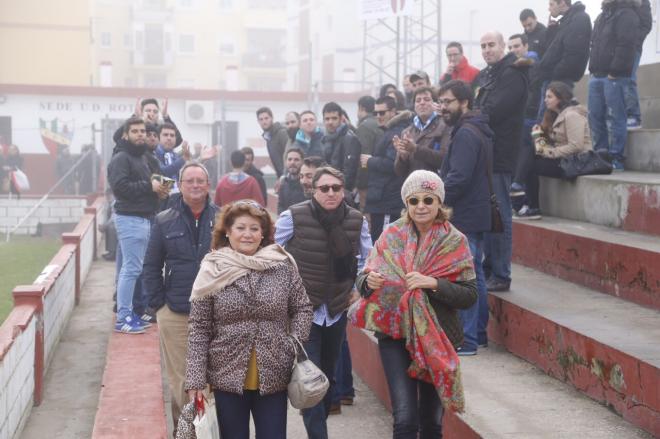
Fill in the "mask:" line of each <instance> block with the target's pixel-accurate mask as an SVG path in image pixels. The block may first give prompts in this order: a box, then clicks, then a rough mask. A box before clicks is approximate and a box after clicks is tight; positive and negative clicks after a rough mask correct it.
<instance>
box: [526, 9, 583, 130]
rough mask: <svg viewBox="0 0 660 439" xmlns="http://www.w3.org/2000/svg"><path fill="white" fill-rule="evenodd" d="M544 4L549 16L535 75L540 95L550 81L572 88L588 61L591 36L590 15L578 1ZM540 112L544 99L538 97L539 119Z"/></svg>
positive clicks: (541, 111)
mask: <svg viewBox="0 0 660 439" xmlns="http://www.w3.org/2000/svg"><path fill="white" fill-rule="evenodd" d="M548 5H549V7H548V9H549V11H550V16H551V18H550V23H549V24H548V29H547V31H546V34H545V39H546V43H545V53H544V54H543V57H542V58H541V62H540V63H539V65H538V74H539V78H540V79H541V80H542V81H543V87H542V90H541V98H542V97H543V96H545V91H546V88H547V86H548V84H549V83H550V82H552V81H561V82H564V83H565V84H567V85H568V86H570V87H571V89H572V88H573V86H574V85H575V83H576V82H577V81H579V80H580V79H581V78H582V76H583V75H584V71H585V69H586V68H587V62H588V61H589V41H590V40H591V18H589V14H587V13H586V12H585V11H586V8H585V6H584V5H583V4H582V2H579V1H578V2H575V3H572V2H571V0H549V2H548ZM560 16H561V19H560V20H558V21H557V20H556V18H558V17H560ZM543 113H545V101H544V100H543V99H541V104H540V106H539V112H538V115H537V119H538V120H539V122H540V121H541V120H542V119H543Z"/></svg>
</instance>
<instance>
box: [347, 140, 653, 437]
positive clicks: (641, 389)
mask: <svg viewBox="0 0 660 439" xmlns="http://www.w3.org/2000/svg"><path fill="white" fill-rule="evenodd" d="M626 154H627V161H626V167H627V169H628V170H627V171H626V172H623V173H616V174H612V175H608V176H588V177H581V178H578V179H577V181H575V182H565V181H559V180H554V179H542V183H541V185H542V194H541V208H542V210H543V213H544V218H543V220H542V221H514V227H513V241H514V255H513V257H514V262H515V264H514V269H513V283H512V288H511V291H510V292H508V293H489V307H490V312H491V320H490V324H489V338H490V340H491V342H493V343H491V346H490V347H488V348H486V349H480V351H479V354H478V355H477V356H476V357H471V358H470V357H467V358H465V357H464V358H463V359H462V365H463V378H464V385H465V394H466V401H467V410H466V413H464V414H462V415H453V414H446V415H445V421H444V422H445V424H444V430H445V437H448V438H461V439H463V438H480V437H483V438H491V437H492V438H537V437H542V438H558V437H562V438H581V439H585V438H610V437H611V438H651V437H660V236H659V235H660V130H639V131H636V132H632V133H630V136H629V144H628V147H627V150H626ZM349 339H350V341H351V345H352V347H353V346H355V347H356V348H358V349H359V352H361V354H360V355H356V353H355V352H354V354H353V357H354V358H358V360H357V361H355V360H354V369H355V370H356V372H357V373H358V374H360V375H368V376H369V377H370V378H371V381H369V379H365V381H367V382H368V383H369V384H370V385H371V386H372V388H373V389H374V390H375V392H376V393H377V394H379V395H382V396H381V398H382V399H383V400H384V401H386V403H387V402H388V400H389V395H388V394H387V386H386V384H384V383H383V379H384V377H383V376H382V366H381V365H380V360H379V358H378V355H377V347H376V345H375V342H374V341H373V340H372V339H370V337H369V335H368V334H366V333H365V332H363V331H359V330H356V329H355V328H352V329H351V331H350V332H349ZM373 349H376V350H375V351H374V350H373ZM511 354H513V355H511ZM359 358H362V360H360V359H359ZM356 363H357V364H356ZM360 363H362V364H360ZM367 363H368V364H367Z"/></svg>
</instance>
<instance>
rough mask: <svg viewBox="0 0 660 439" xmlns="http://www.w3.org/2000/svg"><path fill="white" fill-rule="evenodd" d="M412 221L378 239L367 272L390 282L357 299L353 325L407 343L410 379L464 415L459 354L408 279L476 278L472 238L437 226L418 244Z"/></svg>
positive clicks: (400, 222)
mask: <svg viewBox="0 0 660 439" xmlns="http://www.w3.org/2000/svg"><path fill="white" fill-rule="evenodd" d="M417 241H418V238H417V233H416V231H415V229H414V226H413V224H412V223H410V222H408V221H406V220H405V219H404V218H402V219H399V220H398V221H396V222H395V223H393V224H391V225H390V226H389V227H388V228H387V229H386V230H385V231H384V232H383V234H382V235H381V237H380V238H379V239H378V241H376V244H375V246H374V248H373V250H372V251H371V254H370V255H369V258H368V259H367V263H366V265H365V268H364V273H368V272H370V271H376V272H378V273H380V274H381V275H382V276H383V277H384V278H385V284H384V285H383V287H382V288H380V289H378V290H376V291H375V292H374V293H373V294H372V295H371V296H369V297H368V298H363V299H360V300H359V301H357V302H356V303H355V304H354V305H353V306H352V307H351V309H350V310H349V318H350V319H351V322H352V323H353V325H355V326H357V327H359V328H365V329H368V330H371V331H378V332H382V333H384V334H387V335H389V336H390V337H392V338H394V339H402V338H403V339H405V340H406V349H407V350H408V352H409V353H410V356H411V358H412V363H411V365H410V367H409V368H408V375H410V376H411V377H412V378H415V379H419V380H422V381H426V382H429V383H432V384H433V385H434V386H435V388H436V390H437V391H438V395H439V396H440V400H441V401H442V405H443V407H445V408H448V409H450V410H452V411H458V412H462V411H463V409H464V405H465V401H464V398H463V385H462V383H461V373H460V368H459V359H458V355H457V354H456V352H455V351H454V348H453V346H452V344H451V342H450V341H449V339H448V338H447V335H446V334H445V333H444V331H443V330H442V328H441V327H440V325H439V324H438V320H437V317H436V315H435V312H434V311H433V308H432V307H431V304H430V303H429V299H428V297H427V295H426V294H425V293H424V292H423V291H422V290H420V289H417V290H413V291H408V290H407V289H406V283H405V275H406V274H407V273H410V272H413V271H417V272H419V273H421V274H423V275H425V276H431V277H434V278H436V279H437V278H445V279H447V280H449V281H458V280H471V279H474V278H475V273H474V265H473V261H472V255H471V254H470V248H469V246H468V242H467V239H466V238H465V236H464V235H463V234H461V233H460V232H459V231H458V230H457V229H456V228H454V226H452V225H451V224H450V223H449V222H448V221H445V222H443V223H436V224H434V225H433V227H432V229H431V231H430V232H429V233H428V234H427V235H426V237H425V238H424V241H423V242H421V243H418V242H417Z"/></svg>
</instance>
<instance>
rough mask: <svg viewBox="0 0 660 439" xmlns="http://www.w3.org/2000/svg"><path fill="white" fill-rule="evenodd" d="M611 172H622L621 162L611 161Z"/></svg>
mask: <svg viewBox="0 0 660 439" xmlns="http://www.w3.org/2000/svg"><path fill="white" fill-rule="evenodd" d="M612 171H614V172H621V171H624V168H623V162H622V161H621V160H617V159H614V160H612Z"/></svg>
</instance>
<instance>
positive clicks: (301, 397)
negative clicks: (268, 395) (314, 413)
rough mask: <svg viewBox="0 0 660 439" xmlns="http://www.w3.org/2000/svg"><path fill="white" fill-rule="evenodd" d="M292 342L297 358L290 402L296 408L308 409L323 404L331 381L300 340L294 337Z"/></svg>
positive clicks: (290, 384)
mask: <svg viewBox="0 0 660 439" xmlns="http://www.w3.org/2000/svg"><path fill="white" fill-rule="evenodd" d="M291 340H292V343H293V346H294V352H295V356H294V358H293V371H292V372H291V381H290V382H289V386H288V388H287V392H288V394H289V401H291V405H292V406H293V407H294V408H297V409H308V408H311V407H314V406H315V405H316V404H318V403H319V402H321V400H322V399H323V397H324V396H325V394H326V392H327V391H328V388H329V387H330V381H328V377H326V376H325V374H324V373H323V371H321V369H319V368H318V367H317V366H316V365H315V364H314V363H313V362H312V360H310V359H309V357H308V356H307V352H305V348H304V347H303V345H302V343H301V342H300V340H298V339H297V338H296V337H293V336H292V337H291Z"/></svg>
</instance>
